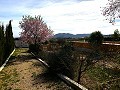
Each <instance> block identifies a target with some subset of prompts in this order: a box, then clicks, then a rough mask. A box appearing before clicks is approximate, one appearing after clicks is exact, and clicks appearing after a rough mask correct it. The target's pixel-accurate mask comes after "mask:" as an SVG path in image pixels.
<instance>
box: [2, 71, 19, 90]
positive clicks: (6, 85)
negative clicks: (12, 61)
mask: <svg viewBox="0 0 120 90" xmlns="http://www.w3.org/2000/svg"><path fill="white" fill-rule="evenodd" d="M18 77H19V74H18V73H17V70H16V69H13V70H10V71H5V70H4V71H1V72H0V90H11V87H10V86H11V84H14V83H16V82H19V79H18Z"/></svg>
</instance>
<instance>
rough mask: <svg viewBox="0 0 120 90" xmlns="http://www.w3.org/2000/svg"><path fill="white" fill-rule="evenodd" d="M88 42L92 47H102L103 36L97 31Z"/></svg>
mask: <svg viewBox="0 0 120 90" xmlns="http://www.w3.org/2000/svg"><path fill="white" fill-rule="evenodd" d="M88 41H89V43H90V44H91V45H92V46H100V45H101V44H102V42H103V35H102V34H101V32H100V31H95V32H93V33H91V35H90V37H89V40H88Z"/></svg>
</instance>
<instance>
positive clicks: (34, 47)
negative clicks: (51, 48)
mask: <svg viewBox="0 0 120 90" xmlns="http://www.w3.org/2000/svg"><path fill="white" fill-rule="evenodd" d="M29 51H30V52H34V53H38V52H39V51H40V49H39V45H38V44H30V45H29Z"/></svg>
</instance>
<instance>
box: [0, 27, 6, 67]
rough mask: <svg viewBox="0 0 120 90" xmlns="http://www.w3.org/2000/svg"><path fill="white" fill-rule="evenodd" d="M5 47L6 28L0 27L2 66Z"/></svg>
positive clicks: (0, 61) (0, 59) (0, 62)
mask: <svg viewBox="0 0 120 90" xmlns="http://www.w3.org/2000/svg"><path fill="white" fill-rule="evenodd" d="M4 45H5V38H4V26H3V25H2V26H1V25H0V66H1V65H2V63H3V62H4Z"/></svg>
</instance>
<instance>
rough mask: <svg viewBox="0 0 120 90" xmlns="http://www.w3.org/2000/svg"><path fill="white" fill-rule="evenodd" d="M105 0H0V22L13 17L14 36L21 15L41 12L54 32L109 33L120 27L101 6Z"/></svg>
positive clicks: (39, 13)
mask: <svg viewBox="0 0 120 90" xmlns="http://www.w3.org/2000/svg"><path fill="white" fill-rule="evenodd" d="M106 3H107V0H0V22H1V23H2V22H3V23H4V25H6V24H7V23H8V22H9V20H11V19H12V20H13V22H12V26H13V33H14V37H18V36H19V32H21V31H22V30H21V29H20V28H19V21H21V20H22V16H23V15H32V16H35V15H41V16H42V17H43V20H44V21H45V22H46V23H47V25H48V26H50V27H51V29H52V30H53V31H54V33H55V34H56V33H72V34H82V33H91V32H93V31H98V30H99V31H101V33H103V34H112V33H113V32H114V30H115V29H119V28H120V22H119V20H117V22H116V24H115V25H112V24H110V23H109V22H108V21H106V20H105V17H104V16H102V14H101V10H102V8H100V7H104V6H105V5H106Z"/></svg>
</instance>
